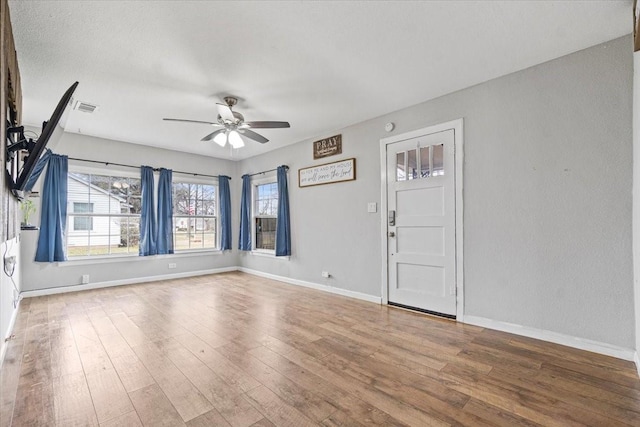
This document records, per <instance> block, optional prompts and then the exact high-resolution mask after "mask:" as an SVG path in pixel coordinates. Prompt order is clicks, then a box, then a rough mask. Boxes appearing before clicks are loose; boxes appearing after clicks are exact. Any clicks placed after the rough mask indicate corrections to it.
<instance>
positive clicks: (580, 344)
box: [464, 315, 640, 372]
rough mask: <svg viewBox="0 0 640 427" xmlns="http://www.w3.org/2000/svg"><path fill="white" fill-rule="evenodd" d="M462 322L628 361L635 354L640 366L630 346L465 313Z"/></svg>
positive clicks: (631, 359)
mask: <svg viewBox="0 0 640 427" xmlns="http://www.w3.org/2000/svg"><path fill="white" fill-rule="evenodd" d="M464 323H468V324H470V325H475V326H480V327H483V328H488V329H495V330H497V331H502V332H509V333H511V334H516V335H522V336H525V337H529V338H535V339H539V340H543V341H549V342H552V343H555V344H560V345H566V346H567V347H573V348H577V349H580V350H586V351H591V352H593V353H599V354H604V355H605V356H611V357H616V358H618V359H623V360H628V361H634V356H635V358H636V359H635V361H636V366H640V365H638V359H637V357H638V356H637V354H636V352H635V351H634V350H632V349H630V348H624V347H618V346H615V345H611V344H607V343H603V342H599V341H592V340H588V339H584V338H578V337H573V336H571V335H565V334H561V333H559V332H552V331H546V330H544V329H536V328H530V327H528V326H522V325H517V324H515V323H508V322H501V321H499V320H493V319H487V318H485V317H478V316H469V315H465V316H464ZM639 369H640V368H639ZM639 372H640V371H639Z"/></svg>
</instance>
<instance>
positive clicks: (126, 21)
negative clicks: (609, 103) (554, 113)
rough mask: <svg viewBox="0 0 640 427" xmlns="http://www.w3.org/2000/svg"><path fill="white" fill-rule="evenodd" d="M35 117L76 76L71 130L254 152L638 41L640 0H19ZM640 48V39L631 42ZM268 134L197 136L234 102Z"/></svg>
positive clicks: (17, 26)
mask: <svg viewBox="0 0 640 427" xmlns="http://www.w3.org/2000/svg"><path fill="white" fill-rule="evenodd" d="M9 4H10V13H11V20H12V23H13V32H14V37H15V41H16V49H17V52H18V61H19V66H20V72H21V77H22V90H23V98H24V99H23V104H24V108H23V121H24V123H25V124H31V125H38V126H39V124H40V123H41V122H42V121H43V120H46V119H47V118H48V117H49V115H50V114H51V112H52V111H53V108H54V106H55V104H56V103H57V101H58V99H59V98H60V96H61V95H62V93H63V92H64V91H65V90H66V88H67V87H69V86H70V85H71V83H73V82H74V81H76V80H77V81H79V82H80V85H79V86H78V90H77V91H76V99H77V100H81V101H85V102H88V103H92V104H97V105H99V107H100V108H99V110H98V111H97V112H96V113H94V114H92V115H89V114H86V113H81V112H77V111H73V113H72V114H71V115H70V117H69V120H68V122H67V131H69V132H74V133H82V134H86V135H93V136H98V137H103V138H109V139H115V140H121V141H127V142H132V143H136V144H145V145H151V146H155V147H163V148H168V149H173V150H180V151H186V152H191V153H197V154H201V155H206V156H213V157H220V158H232V159H242V158H247V157H251V156H254V155H257V154H260V153H263V152H265V151H268V150H271V149H275V148H278V147H282V146H285V145H288V144H292V143H295V142H299V141H302V140H304V139H307V138H316V137H318V138H319V137H323V136H328V134H330V133H331V132H333V131H334V130H337V129H340V128H342V127H345V126H348V125H351V124H354V123H358V122H361V121H364V120H367V119H370V118H373V117H377V116H380V115H383V114H385V113H389V112H392V111H396V110H399V109H401V108H404V107H408V106H411V105H415V104H417V103H420V102H423V101H426V100H428V99H432V98H435V97H437V96H440V95H443V94H446V93H450V92H453V91H456V90H458V89H462V88H465V87H468V86H471V85H474V84H477V83H480V82H483V81H486V80H489V79H492V78H495V77H498V76H501V75H505V74H508V73H511V72H514V71H517V70H520V69H524V68H527V67H529V66H532V65H535V64H538V63H541V62H544V61H547V60H550V59H553V58H557V57H560V56H563V55H566V54H568V53H571V52H574V51H577V50H580V49H584V48H586V47H589V46H592V45H595V44H598V43H601V42H605V41H608V40H611V39H614V38H616V37H620V36H623V35H625V34H629V33H630V32H631V30H632V23H631V16H632V0H624V1H546V2H545V1H519V2H510V1H491V2H489V1H484V2H482V1H467V2H453V1H448V2H447V1H442V2H408V1H406V2H396V1H392V2H381V1H379V2H369V1H350V2H347V1H342V2H310V1H284V2H275V1H262V2H258V1H255V2H241V1H233V2H231V1H229V2H221V1H217V2H202V1H193V2H189V1H139V2H133V1H104V2H100V1H92V2H88V1H84V2H76V1H55V2H53V1H10V2H9ZM629 48H630V49H631V46H629ZM227 94H232V95H235V96H237V97H239V98H240V102H239V105H238V106H237V107H236V108H235V109H236V110H237V111H239V112H241V113H243V114H244V116H245V119H246V120H248V121H251V120H287V121H289V122H290V123H291V128H290V129H275V130H273V129H272V130H260V131H259V132H260V133H261V134H263V135H264V136H266V137H267V138H269V139H270V140H271V141H270V142H269V143H267V144H265V145H260V144H258V143H255V142H249V143H248V145H247V146H245V147H244V148H241V149H239V150H234V151H233V152H232V151H230V149H229V148H225V149H223V148H220V147H218V146H217V145H216V144H215V143H212V142H200V138H202V137H203V136H204V135H206V134H208V133H210V132H211V131H212V129H211V127H209V126H207V125H202V124H182V123H171V122H163V121H162V118H163V117H177V118H186V119H195V120H205V121H215V118H216V115H217V113H216V109H215V103H216V102H220V101H221V99H222V96H224V95H227Z"/></svg>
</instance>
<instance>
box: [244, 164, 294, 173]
mask: <svg viewBox="0 0 640 427" xmlns="http://www.w3.org/2000/svg"><path fill="white" fill-rule="evenodd" d="M282 166H284V167H285V168H286V169H287V170H289V166H287V165H282ZM277 170H278V168H275V169H269V170H268V171H262V172H256V173H248V174H245V175H249V176H255V175H262V174H263V173H267V172H275V171H277Z"/></svg>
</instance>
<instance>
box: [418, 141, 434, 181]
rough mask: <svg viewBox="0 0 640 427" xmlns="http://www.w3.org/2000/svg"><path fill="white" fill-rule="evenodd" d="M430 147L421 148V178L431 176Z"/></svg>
mask: <svg viewBox="0 0 640 427" xmlns="http://www.w3.org/2000/svg"><path fill="white" fill-rule="evenodd" d="M429 148H430V147H422V148H420V178H426V177H428V176H431V166H430V164H431V162H430V161H429V153H430V152H431V150H429Z"/></svg>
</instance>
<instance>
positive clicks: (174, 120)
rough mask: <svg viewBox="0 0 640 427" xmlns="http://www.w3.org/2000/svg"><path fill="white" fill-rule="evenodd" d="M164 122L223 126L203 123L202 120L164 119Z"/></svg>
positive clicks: (214, 123)
mask: <svg viewBox="0 0 640 427" xmlns="http://www.w3.org/2000/svg"><path fill="white" fill-rule="evenodd" d="M162 120H164V121H167V122H186V123H202V124H205V125H214V126H222V125H221V124H220V123H216V122H203V121H201V120H188V119H167V118H164V119H162Z"/></svg>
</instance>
